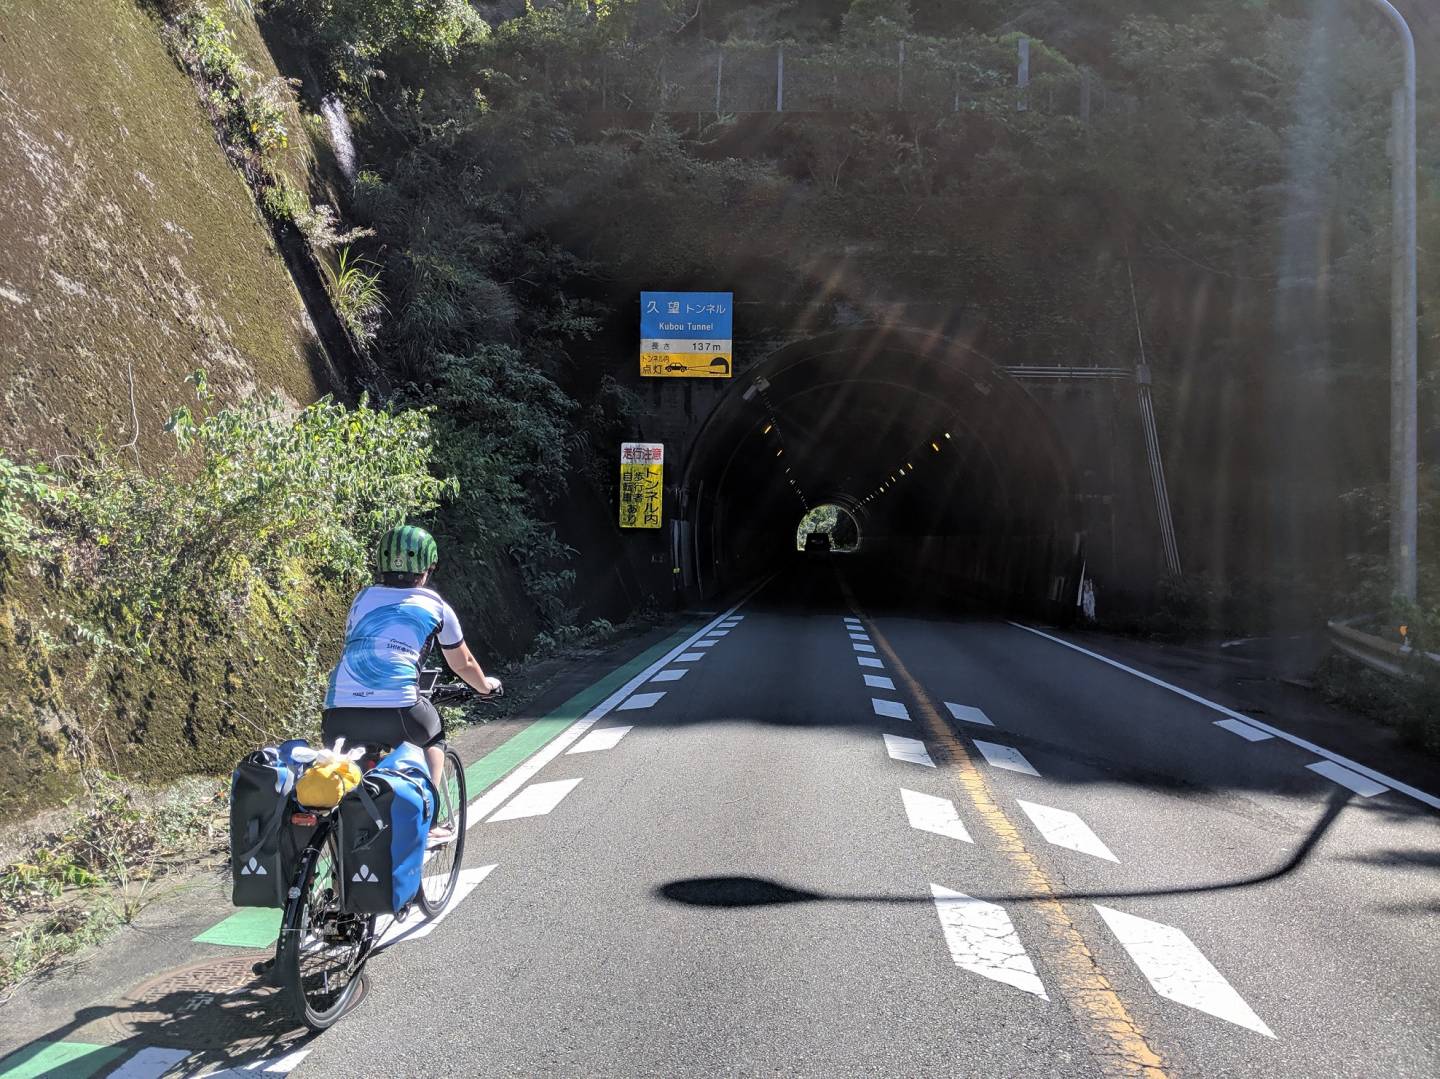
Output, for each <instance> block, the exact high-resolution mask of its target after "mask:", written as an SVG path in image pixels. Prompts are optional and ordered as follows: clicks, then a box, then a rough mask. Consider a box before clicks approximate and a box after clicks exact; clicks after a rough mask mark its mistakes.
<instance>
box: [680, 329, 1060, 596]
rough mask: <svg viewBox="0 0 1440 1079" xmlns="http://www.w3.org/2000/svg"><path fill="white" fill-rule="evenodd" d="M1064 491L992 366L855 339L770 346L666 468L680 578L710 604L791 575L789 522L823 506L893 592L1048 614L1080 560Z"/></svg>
mask: <svg viewBox="0 0 1440 1079" xmlns="http://www.w3.org/2000/svg"><path fill="white" fill-rule="evenodd" d="M1074 489H1075V484H1074V472H1073V465H1072V463H1071V460H1070V455H1069V454H1068V452H1067V450H1066V447H1065V445H1064V443H1063V441H1062V439H1061V438H1060V436H1059V433H1058V432H1057V431H1056V429H1055V428H1054V426H1053V424H1052V423H1051V422H1050V420H1049V419H1048V417H1047V416H1046V414H1045V413H1044V411H1043V410H1042V409H1041V408H1040V407H1039V405H1038V404H1037V402H1036V401H1035V400H1034V399H1033V398H1032V397H1031V396H1030V395H1029V393H1028V392H1027V391H1026V390H1025V389H1024V388H1023V387H1022V386H1021V385H1020V384H1019V383H1017V382H1015V381H1014V380H1013V379H1011V378H1010V377H1009V376H1008V375H1007V374H1006V373H1005V372H1004V370H1003V369H1001V368H1000V367H998V366H997V365H996V364H995V363H994V362H992V361H991V360H990V359H988V358H987V357H984V356H981V355H980V354H979V353H977V352H975V351H974V350H973V349H970V348H968V347H967V346H965V345H964V344H963V343H960V342H957V341H955V340H952V339H948V338H945V337H942V336H940V335H938V334H931V333H926V332H923V331H916V330H904V329H896V328H890V327H883V326H872V325H867V326H861V327H857V328H854V329H850V330H844V331H839V332H835V333H830V334H825V335H822V336H818V337H814V338H811V339H809V340H805V341H800V342H796V343H794V344H791V345H788V346H786V347H784V348H781V349H779V350H778V351H776V352H775V353H773V354H772V355H770V356H769V357H767V358H766V359H765V360H763V361H762V362H761V363H759V364H758V365H756V366H755V367H754V368H752V369H751V370H750V371H748V372H747V373H746V374H745V375H744V376H743V377H740V378H737V379H736V382H735V384H734V385H733V386H732V387H730V388H729V390H728V391H727V392H726V394H725V396H724V397H722V398H721V399H720V401H719V402H718V403H717V404H716V406H715V407H714V409H713V410H712V411H711V413H710V414H709V416H708V417H707V418H706V419H705V422H704V424H703V426H702V427H701V430H700V432H699V435H698V437H697V438H696V440H695V442H694V444H693V447H692V449H691V452H690V454H689V457H688V460H687V463H686V468H685V472H684V479H683V485H682V492H681V501H680V505H681V516H682V519H683V522H684V527H683V534H684V537H685V540H684V542H683V544H682V548H683V549H682V550H681V551H679V552H678V553H679V554H680V567H681V570H682V573H683V575H684V583H685V585H686V588H687V590H689V591H691V592H692V594H696V595H698V596H702V597H706V596H713V595H715V594H716V593H718V592H720V591H722V590H724V589H725V588H728V587H734V586H737V585H739V584H741V583H743V582H744V581H746V580H750V579H753V578H754V577H755V576H757V575H758V574H760V573H763V572H765V571H766V570H767V569H768V568H770V567H772V566H776V565H781V564H785V563H786V562H787V560H788V561H791V562H793V559H794V553H795V552H794V544H795V542H796V537H797V533H796V527H795V522H796V520H797V518H803V517H805V515H807V514H809V513H810V512H811V511H812V510H813V509H814V508H816V507H820V506H824V505H834V506H836V507H838V509H839V510H841V511H843V512H844V513H845V514H847V515H848V516H849V517H850V518H852V519H853V520H854V522H855V526H856V533H857V537H858V535H861V534H863V536H864V540H865V542H864V545H863V547H862V548H861V550H860V551H858V552H857V553H856V557H857V562H861V561H863V562H865V563H867V564H868V565H870V566H872V567H880V568H883V569H884V571H885V572H886V573H887V574H888V575H889V576H890V577H891V578H892V579H893V582H894V585H895V587H896V588H906V587H909V588H913V589H916V590H923V591H926V592H928V593H930V594H934V595H940V594H948V595H953V596H955V597H957V598H958V597H965V598H972V599H986V600H990V601H994V602H1000V603H1005V604H1007V605H1024V606H1028V607H1036V606H1041V605H1044V604H1047V603H1057V602H1059V601H1060V600H1061V599H1062V597H1064V596H1065V595H1067V594H1068V592H1069V591H1070V589H1069V587H1068V585H1069V584H1070V583H1072V581H1073V583H1075V584H1078V575H1079V572H1080V565H1081V560H1082V558H1083V550H1082V547H1083V537H1082V535H1081V530H1080V523H1079V521H1080V518H1079V515H1078V513H1077V508H1076V501H1075V498H1074V494H1073V492H1074Z"/></svg>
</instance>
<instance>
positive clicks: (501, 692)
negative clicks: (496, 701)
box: [485, 676, 505, 697]
mask: <svg viewBox="0 0 1440 1079" xmlns="http://www.w3.org/2000/svg"><path fill="white" fill-rule="evenodd" d="M485 695H486V696H487V697H503V696H505V687H504V686H503V685H501V684H500V679H498V678H491V677H488V676H487V677H486V679H485Z"/></svg>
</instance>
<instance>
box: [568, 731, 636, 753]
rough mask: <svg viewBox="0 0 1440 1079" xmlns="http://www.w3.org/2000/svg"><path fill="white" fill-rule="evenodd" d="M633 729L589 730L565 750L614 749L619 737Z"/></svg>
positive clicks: (592, 751)
mask: <svg viewBox="0 0 1440 1079" xmlns="http://www.w3.org/2000/svg"><path fill="white" fill-rule="evenodd" d="M634 729H635V728H634V727H606V728H604V729H603V730H598V731H591V732H590V733H589V734H587V735H586V736H585V737H584V738H582V739H580V741H578V742H576V743H575V744H574V745H573V746H571V747H570V748H569V749H568V750H566V752H567V753H598V752H599V751H601V750H604V749H614V748H615V747H616V746H617V745H619V744H620V739H622V738H624V737H625V736H626V735H627V734H629V733H630V732H631V731H632V730H634Z"/></svg>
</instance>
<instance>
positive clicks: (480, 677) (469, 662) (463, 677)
mask: <svg viewBox="0 0 1440 1079" xmlns="http://www.w3.org/2000/svg"><path fill="white" fill-rule="evenodd" d="M440 651H441V652H442V653H443V654H444V656H445V664H446V666H448V667H449V668H450V669H451V670H452V671H454V672H455V677H457V678H459V679H460V681H462V682H464V683H465V684H466V685H467V686H469V687H470V688H471V689H473V690H474V691H475V692H476V693H478V694H480V695H481V696H482V697H488V696H489V695H490V694H491V693H494V692H495V691H496V690H497V689H499V688H500V679H498V678H490V677H488V676H487V675H486V674H485V672H484V671H483V670H482V669H481V668H480V663H479V661H478V660H477V659H476V658H475V657H474V656H473V655H471V654H470V648H469V646H468V645H466V644H465V643H464V642H463V641H462V642H461V643H460V644H458V645H457V646H455V647H454V648H442V649H440Z"/></svg>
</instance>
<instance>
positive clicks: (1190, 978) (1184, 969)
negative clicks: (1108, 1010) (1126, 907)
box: [1095, 903, 1275, 1038]
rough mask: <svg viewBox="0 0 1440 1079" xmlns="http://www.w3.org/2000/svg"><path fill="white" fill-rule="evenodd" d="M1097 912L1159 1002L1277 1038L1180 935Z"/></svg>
mask: <svg viewBox="0 0 1440 1079" xmlns="http://www.w3.org/2000/svg"><path fill="white" fill-rule="evenodd" d="M1095 909H1096V910H1097V911H1099V912H1100V917H1102V918H1104V919H1105V924H1106V925H1108V926H1109V927H1110V932H1112V933H1114V934H1115V939H1116V940H1118V941H1119V942H1120V944H1121V946H1122V947H1124V949H1125V950H1126V951H1127V952H1129V953H1130V958H1131V959H1133V960H1134V961H1135V965H1136V966H1137V967H1139V968H1140V973H1141V974H1143V975H1145V977H1146V978H1147V979H1148V980H1149V982H1150V984H1151V986H1153V987H1154V989H1155V992H1157V993H1159V994H1160V995H1161V996H1162V997H1165V998H1166V999H1167V1000H1173V1001H1175V1002H1176V1003H1178V1004H1184V1005H1185V1006H1186V1007H1187V1008H1194V1009H1196V1010H1197V1011H1202V1012H1205V1013H1206V1014H1207V1015H1213V1016H1215V1017H1216V1018H1217V1019H1224V1020H1225V1021H1226V1022H1228V1023H1234V1024H1236V1025H1237V1026H1242V1027H1245V1028H1246V1029H1247V1030H1253V1031H1255V1032H1256V1033H1257V1034H1263V1035H1265V1036H1266V1037H1267V1038H1273V1037H1275V1033H1274V1031H1272V1030H1271V1029H1270V1028H1269V1027H1267V1026H1266V1025H1265V1023H1264V1022H1263V1021H1262V1020H1261V1018H1260V1017H1259V1016H1258V1015H1256V1014H1255V1013H1254V1012H1253V1011H1251V1010H1250V1005H1248V1004H1246V1003H1245V1001H1244V1000H1243V999H1242V998H1241V996H1240V994H1239V993H1237V992H1235V990H1234V989H1232V988H1231V987H1230V983H1229V982H1227V981H1226V980H1225V978H1224V976H1223V975H1221V973H1220V972H1219V971H1218V970H1216V969H1215V967H1214V965H1213V964H1212V963H1211V962H1210V960H1208V959H1206V958H1205V956H1204V954H1203V953H1202V952H1201V951H1200V949H1199V948H1197V947H1195V945H1194V944H1193V943H1191V941H1190V938H1189V937H1187V936H1186V935H1185V934H1184V933H1182V932H1181V931H1180V930H1178V929H1176V928H1175V927H1174V926H1169V925H1161V924H1160V923H1159V922H1152V921H1149V920H1148V919H1145V918H1137V917H1135V915H1133V914H1126V913H1124V912H1123V911H1118V910H1112V909H1111V908H1110V907H1102V906H1100V904H1098V903H1097V904H1095Z"/></svg>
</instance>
